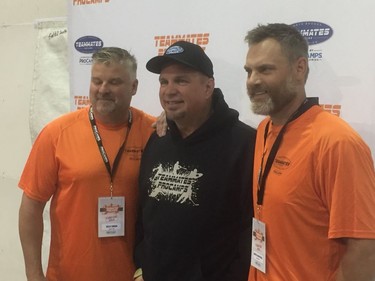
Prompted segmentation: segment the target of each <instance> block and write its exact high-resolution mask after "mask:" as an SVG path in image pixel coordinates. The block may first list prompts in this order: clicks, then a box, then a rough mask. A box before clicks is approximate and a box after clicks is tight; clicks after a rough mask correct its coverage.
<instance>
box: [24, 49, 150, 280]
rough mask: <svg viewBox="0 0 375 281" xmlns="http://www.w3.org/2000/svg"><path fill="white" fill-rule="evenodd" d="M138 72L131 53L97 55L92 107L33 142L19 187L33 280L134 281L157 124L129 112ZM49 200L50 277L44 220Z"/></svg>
mask: <svg viewBox="0 0 375 281" xmlns="http://www.w3.org/2000/svg"><path fill="white" fill-rule="evenodd" d="M136 70H137V62H136V59H135V57H134V56H132V55H131V54H129V53H128V52H127V51H126V50H123V49H120V48H113V47H110V48H102V49H101V50H99V51H98V52H97V53H95V54H94V55H93V65H92V72H91V84H90V101H91V106H90V107H87V108H85V109H82V110H78V111H75V112H71V113H68V114H66V115H63V116H62V117H60V118H57V119H56V120H54V121H52V122H51V123H49V124H48V125H47V126H46V127H45V128H44V129H43V130H42V131H41V133H40V134H39V136H38V138H37V140H36V141H35V143H34V145H33V148H32V150H31V153H30V156H29V158H28V160H27V163H26V166H25V168H24V171H23V174H22V176H21V179H20V182H19V186H20V187H21V188H22V189H23V191H24V193H23V197H22V203H21V207H20V213H19V232H20V238H21V243H22V248H23V253H24V258H25V266H26V275H27V278H28V280H34V281H38V280H49V281H57V280H59V281H61V280H72V281H73V280H79V281H103V280H106V281H131V280H133V273H134V270H135V268H134V263H133V248H134V240H135V220H136V215H137V205H138V174H139V164H140V158H141V154H142V151H143V148H144V146H145V144H146V142H147V140H148V138H149V136H150V135H151V133H152V131H153V129H152V126H151V125H152V123H153V122H154V118H153V117H151V116H149V115H147V114H145V113H144V112H142V111H140V110H138V109H136V108H133V107H130V102H131V99H132V96H133V95H135V94H136V91H137V86H138V81H137V78H136ZM51 198H52V199H51ZM50 199H51V206H50V217H51V245H50V255H49V262H48V268H47V273H46V277H45V275H44V273H43V269H42V265H41V244H42V237H43V217H42V214H43V210H44V207H45V204H46V202H47V201H48V200H50Z"/></svg>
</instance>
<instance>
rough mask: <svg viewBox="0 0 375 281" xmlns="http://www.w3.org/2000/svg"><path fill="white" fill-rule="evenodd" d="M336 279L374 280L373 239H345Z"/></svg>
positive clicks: (374, 254) (340, 280)
mask: <svg viewBox="0 0 375 281" xmlns="http://www.w3.org/2000/svg"><path fill="white" fill-rule="evenodd" d="M346 243H347V251H346V253H345V255H344V257H343V259H342V261H341V264H340V267H339V269H338V271H337V277H336V281H353V280H355V281H375V239H373V240H371V239H347V240H346Z"/></svg>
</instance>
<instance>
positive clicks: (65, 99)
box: [29, 19, 70, 142]
mask: <svg viewBox="0 0 375 281" xmlns="http://www.w3.org/2000/svg"><path fill="white" fill-rule="evenodd" d="M35 28H36V29H37V30H38V40H37V46H36V50H35V63H34V77H33V89H32V92H31V101H30V118H29V123H30V135H31V141H32V142H33V141H34V140H35V138H36V136H37V135H38V134H39V132H40V130H41V129H42V128H43V127H44V125H46V123H48V122H49V121H51V120H52V119H54V118H56V117H57V116H59V115H61V114H62V113H65V112H68V111H69V100H70V97H69V74H68V52H67V49H68V48H67V46H68V35H67V32H68V30H67V22H66V19H43V20H38V21H37V22H36V23H35Z"/></svg>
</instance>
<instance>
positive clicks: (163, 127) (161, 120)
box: [152, 111, 168, 137]
mask: <svg viewBox="0 0 375 281" xmlns="http://www.w3.org/2000/svg"><path fill="white" fill-rule="evenodd" d="M152 127H153V128H155V129H156V133H157V134H158V136H159V137H163V136H165V134H166V133H167V129H168V124H167V117H166V115H165V111H162V113H160V115H159V116H158V118H157V119H156V121H155V123H153V124H152Z"/></svg>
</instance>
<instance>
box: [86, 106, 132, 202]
mask: <svg viewBox="0 0 375 281" xmlns="http://www.w3.org/2000/svg"><path fill="white" fill-rule="evenodd" d="M89 119H90V123H91V128H92V132H93V133H94V137H95V140H96V144H97V145H98V148H99V152H100V155H101V156H102V159H103V162H104V165H105V167H106V168H107V171H108V174H109V176H110V179H111V185H110V191H111V197H112V193H113V178H114V176H115V173H116V170H117V167H118V163H119V162H120V159H121V155H122V153H123V151H124V148H125V146H126V143H127V141H128V137H129V132H130V129H131V125H132V112H131V110H130V109H129V118H128V128H127V130H126V135H125V140H124V142H123V143H122V145H121V147H120V148H119V151H118V152H117V155H116V158H115V161H114V162H113V167H112V169H111V164H110V163H109V159H108V155H107V152H106V151H105V148H104V146H103V142H102V138H101V137H100V134H99V130H98V126H97V125H96V121H95V116H94V113H93V110H92V106H91V107H90V110H89Z"/></svg>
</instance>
